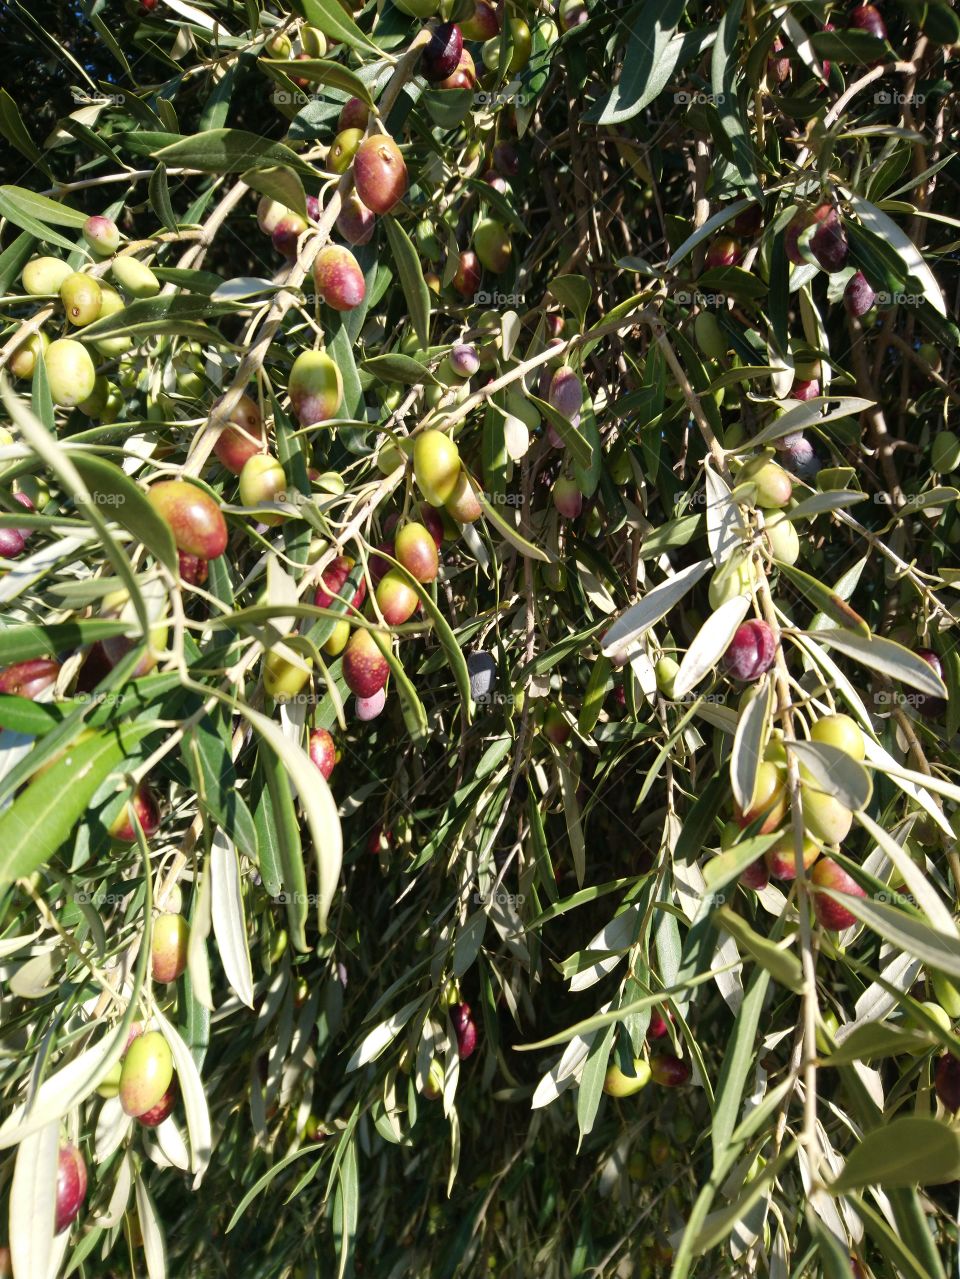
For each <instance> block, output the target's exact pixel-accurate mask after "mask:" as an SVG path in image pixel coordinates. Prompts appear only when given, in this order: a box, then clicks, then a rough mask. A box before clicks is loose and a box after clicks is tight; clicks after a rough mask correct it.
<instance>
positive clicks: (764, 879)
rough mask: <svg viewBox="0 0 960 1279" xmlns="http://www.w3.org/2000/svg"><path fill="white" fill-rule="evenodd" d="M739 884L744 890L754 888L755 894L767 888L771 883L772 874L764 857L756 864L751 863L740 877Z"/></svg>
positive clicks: (759, 858)
mask: <svg viewBox="0 0 960 1279" xmlns="http://www.w3.org/2000/svg"><path fill="white" fill-rule="evenodd" d="M739 882H740V883H741V884H743V886H744V888H752V889H753V890H754V891H755V892H759V891H760V889H761V888H766V886H767V884H769V883H770V872H769V871H768V870H767V863H766V862H765V861H764V860H763V858H762V857H758V858H757V860H756V861H755V862H751V863H750V865H749V866H748V867H747V869H746V870H745V871H743V873H742V874H741V875H740V880H739Z"/></svg>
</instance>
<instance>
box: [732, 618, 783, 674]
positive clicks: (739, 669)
mask: <svg viewBox="0 0 960 1279" xmlns="http://www.w3.org/2000/svg"><path fill="white" fill-rule="evenodd" d="M776 655H777V636H776V634H775V633H774V631H773V628H772V627H770V626H768V625H767V623H766V622H761V621H758V620H756V619H753V620H752V621H749V622H744V623H743V624H742V625H741V626H738V627H737V629H736V631H734V635H733V639H732V640H731V641H730V647H729V648H728V649H727V651H726V652H725V653H724V655H723V664H724V666H725V667H726V670H727V673H728V674H729V675H732V676H733V678H734V679H737V680H741V681H742V682H743V683H745V684H749V683H752V682H753V680H756V679H759V678H760V676H761V675H762V674H763V673H764V671H768V670H769V669H770V667H771V666H772V665H773V662H774V658H775V657H776Z"/></svg>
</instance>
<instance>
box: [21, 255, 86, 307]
mask: <svg viewBox="0 0 960 1279" xmlns="http://www.w3.org/2000/svg"><path fill="white" fill-rule="evenodd" d="M72 274H73V267H71V266H69V265H68V264H67V263H66V262H64V261H63V260H62V258H51V257H41V258H31V259H30V261H29V262H28V263H27V265H26V266H25V267H24V268H23V274H22V275H21V276H20V282H21V284H22V285H23V287H24V288H25V289H26V291H27V292H28V293H29V294H30V296H31V297H46V296H48V295H49V294H53V293H59V292H60V285H61V284H62V283H63V282H64V280H65V279H66V278H67V276H69V275H72Z"/></svg>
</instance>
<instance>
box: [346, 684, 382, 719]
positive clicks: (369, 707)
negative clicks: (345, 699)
mask: <svg viewBox="0 0 960 1279" xmlns="http://www.w3.org/2000/svg"><path fill="white" fill-rule="evenodd" d="M386 701H387V690H386V689H385V688H381V689H378V690H377V692H376V693H374V694H373V695H372V696H370V697H357V698H356V699H355V700H354V704H353V708H354V710H355V711H356V713H357V719H359V720H363V721H364V722H365V723H366V722H368V721H369V720H371V719H376V718H377V716H378V715H379V714H380V713H381V711H382V710H383V708H384V706H385V705H386Z"/></svg>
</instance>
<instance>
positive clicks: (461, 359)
mask: <svg viewBox="0 0 960 1279" xmlns="http://www.w3.org/2000/svg"><path fill="white" fill-rule="evenodd" d="M448 359H449V360H450V367H451V368H452V369H453V371H454V373H456V375H457V377H473V375H474V373H476V371H477V370H478V369H479V367H480V357H479V355H478V354H477V348H476V347H475V346H467V345H462V346H455V347H454V348H453V350H452V351H451V352H450V355H449V356H448Z"/></svg>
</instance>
